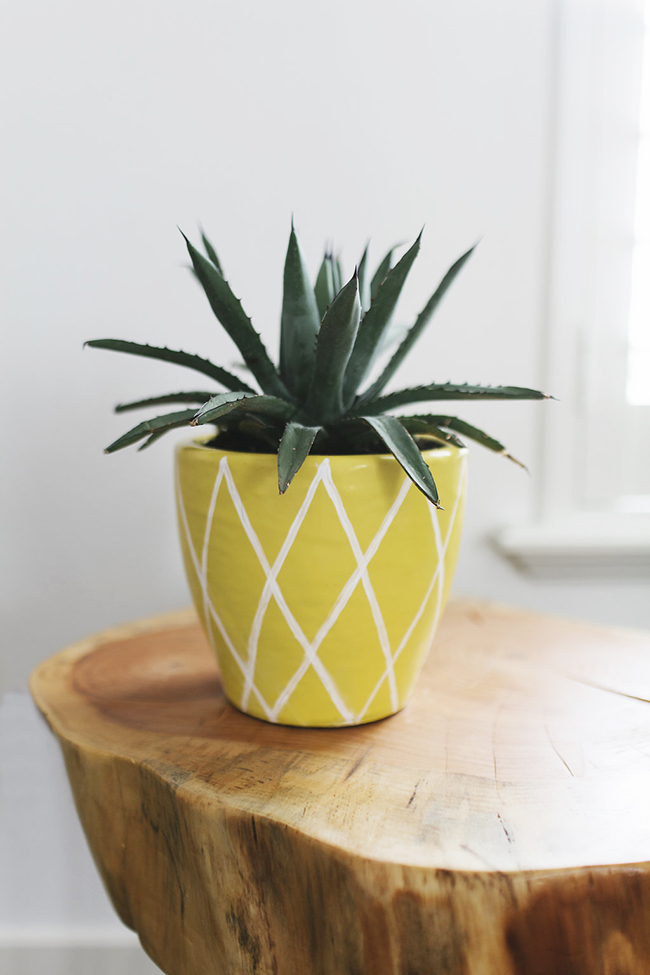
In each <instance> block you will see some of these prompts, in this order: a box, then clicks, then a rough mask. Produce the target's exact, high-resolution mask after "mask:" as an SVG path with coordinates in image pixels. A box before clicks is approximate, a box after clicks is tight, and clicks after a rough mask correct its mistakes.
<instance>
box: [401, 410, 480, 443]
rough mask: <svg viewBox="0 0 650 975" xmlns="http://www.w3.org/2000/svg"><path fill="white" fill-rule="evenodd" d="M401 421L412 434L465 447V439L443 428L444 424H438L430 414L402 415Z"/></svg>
mask: <svg viewBox="0 0 650 975" xmlns="http://www.w3.org/2000/svg"><path fill="white" fill-rule="evenodd" d="M399 419H400V423H401V424H402V425H403V426H404V427H405V428H406V429H407V430H408V432H409V433H410V434H411V435H412V436H417V435H418V434H419V435H420V436H428V437H432V438H433V439H434V440H440V441H442V442H443V443H451V444H453V445H454V447H461V448H462V447H464V446H465V444H464V443H463V441H462V440H461V439H460V438H459V437H457V436H456V434H454V433H451V432H450V431H449V430H443V429H442V426H437V425H436V424H435V423H434V422H433V421H434V420H435V417H429V416H400V418H399Z"/></svg>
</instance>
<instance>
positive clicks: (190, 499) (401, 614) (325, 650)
mask: <svg viewBox="0 0 650 975" xmlns="http://www.w3.org/2000/svg"><path fill="white" fill-rule="evenodd" d="M424 456H425V459H426V461H427V463H428V464H429V466H430V468H431V470H432V473H433V475H434V478H435V480H436V483H437V485H438V489H439V492H440V496H441V498H442V501H443V504H444V506H445V508H444V511H436V509H435V508H434V507H433V506H432V505H431V504H430V503H429V502H428V501H427V500H426V498H425V497H424V496H423V495H422V494H421V493H420V492H419V491H418V490H417V488H416V487H415V486H414V485H413V484H412V483H411V481H410V480H409V479H408V478H407V477H406V476H405V474H404V471H403V470H402V468H401V467H400V466H399V465H398V464H397V462H396V461H395V460H394V459H393V458H392V456H389V455H382V454H375V455H363V456H361V455H359V456H330V457H322V456H314V455H310V456H309V457H308V458H307V460H306V462H305V464H304V466H303V467H302V469H301V470H300V472H299V473H298V474H297V475H296V477H295V480H294V481H293V483H292V484H291V486H290V488H289V490H288V491H287V492H286V494H284V495H282V496H280V495H279V494H278V488H277V469H276V457H275V455H273V454H248V453H236V452H234V451H229V452H224V451H221V450H215V449H213V448H209V447H205V446H202V445H201V444H200V443H192V444H187V445H183V446H181V447H179V449H178V451H177V468H176V475H177V477H176V485H177V503H178V514H179V524H180V534H181V542H182V548H183V557H184V560H185V567H186V571H187V576H188V580H189V584H190V588H191V591H192V596H193V598H194V602H195V605H196V608H197V611H198V613H199V616H200V618H201V620H202V623H203V626H204V628H205V632H206V634H207V636H208V639H209V641H210V643H211V645H212V647H213V648H214V650H215V652H216V654H217V658H218V662H219V667H220V669H221V674H222V679H223V683H224V688H225V693H226V695H227V697H228V699H229V700H230V701H231V702H232V704H233V705H234V706H235V707H237V708H239V709H240V710H241V711H244V712H246V713H247V714H251V715H254V716H255V717H257V718H262V719H264V720H266V721H271V722H276V723H279V724H289V725H302V726H308V727H337V726H342V725H354V724H363V723H365V722H368V721H376V720H377V719H378V718H384V717H387V716H388V715H390V714H394V713H395V712H397V711H399V710H400V709H401V708H402V707H404V705H405V703H406V701H407V699H408V696H409V694H410V692H411V690H412V688H413V685H414V683H415V681H416V679H417V676H418V673H419V671H420V669H421V667H422V664H423V663H424V660H425V657H426V654H427V653H428V651H429V648H430V646H431V641H432V638H433V634H434V631H435V628H436V625H437V623H438V620H439V618H440V614H441V612H442V610H443V608H444V605H445V601H446V598H447V595H448V592H449V588H450V584H451V579H452V574H453V571H454V568H455V564H456V558H457V554H458V547H459V541H460V531H461V522H462V514H463V502H464V492H465V479H466V463H467V456H466V451H465V450H459V449H457V448H456V447H452V446H444V447H441V448H439V449H435V450H429V451H426V452H425V454H424Z"/></svg>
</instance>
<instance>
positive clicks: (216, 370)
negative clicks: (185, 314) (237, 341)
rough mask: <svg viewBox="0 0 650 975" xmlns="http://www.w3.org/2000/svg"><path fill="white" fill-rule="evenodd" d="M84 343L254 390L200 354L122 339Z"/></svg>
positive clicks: (238, 387) (235, 387)
mask: <svg viewBox="0 0 650 975" xmlns="http://www.w3.org/2000/svg"><path fill="white" fill-rule="evenodd" d="M86 345H88V346H90V348H91V349H109V350H110V351H112V352H126V353H128V354H129V355H139V356H144V357H145V358H148V359H161V360H162V361H163V362H174V363H175V364H176V365H177V366H187V368H188V369H194V370H195V371H196V372H201V373H203V375H204V376H209V377H210V379H214V380H216V382H218V383H221V385H222V386H225V387H226V389H232V390H241V391H242V392H245V393H254V392H255V390H254V389H252V388H251V387H250V386H249V385H248V384H247V383H245V382H244V380H243V379H240V378H239V376H233V374H232V373H231V372H227V371H226V370H225V369H222V368H221V366H215V364H214V363H213V362H210V360H209V359H202V358H201V357H200V356H198V355H192V354H191V353H189V352H181V351H180V350H176V349H167V348H164V347H163V348H158V347H157V346H155V345H141V344H140V343H139V342H126V341H124V340H123V339H91V341H90V342H84V346H86Z"/></svg>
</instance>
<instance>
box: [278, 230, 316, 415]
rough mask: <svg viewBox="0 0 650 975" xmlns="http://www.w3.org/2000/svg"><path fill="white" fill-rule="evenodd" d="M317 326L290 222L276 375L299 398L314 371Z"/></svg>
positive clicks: (305, 273) (303, 263)
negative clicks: (280, 377) (279, 376)
mask: <svg viewBox="0 0 650 975" xmlns="http://www.w3.org/2000/svg"><path fill="white" fill-rule="evenodd" d="M319 326H320V315H319V313H318V305H317V304H316V298H315V296H314V289H313V288H312V286H311V283H310V281H309V274H308V271H307V267H306V265H305V261H304V259H303V256H302V253H301V251H300V245H299V243H298V238H297V236H296V232H295V230H294V229H293V226H292V227H291V236H290V237H289V247H288V249H287V257H286V260H285V264H284V297H283V301H282V320H281V333H280V375H281V376H282V379H283V380H284V382H285V384H286V386H287V388H288V389H290V390H291V392H292V393H294V394H295V395H296V396H297V397H298V399H300V400H304V399H305V397H306V395H307V392H308V390H309V386H310V383H311V377H312V375H313V372H314V357H315V354H316V335H317V334H318V329H319Z"/></svg>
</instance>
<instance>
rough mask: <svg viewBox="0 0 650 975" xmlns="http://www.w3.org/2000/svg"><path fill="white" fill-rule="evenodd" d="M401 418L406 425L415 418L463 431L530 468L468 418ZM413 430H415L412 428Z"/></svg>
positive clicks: (482, 444)
mask: <svg viewBox="0 0 650 975" xmlns="http://www.w3.org/2000/svg"><path fill="white" fill-rule="evenodd" d="M401 420H402V422H403V423H404V424H405V425H406V422H407V420H415V421H418V422H420V421H421V422H423V423H425V424H427V423H431V424H434V425H436V426H439V427H446V428H447V429H448V430H455V431H456V432H457V433H462V434H463V436H464V437H469V439H470V440H474V441H475V442H476V443H479V444H481V446H483V447H487V449H488V450H493V451H494V452H495V453H497V454H503V456H504V457H507V458H508V460H511V461H514V463H515V464H518V465H519V467H523V469H524V470H527V469H528V468H527V467H526V465H525V464H522V462H521V461H520V460H517V458H516V457H513V456H512V454H509V453H508V450H507V448H506V446H505V445H504V444H502V443H500V441H498V440H495V439H494V437H490V436H489V435H488V434H487V433H485V432H484V431H483V430H479V428H478V427H475V426H473V425H472V424H471V423H467V421H466V420H461V419H460V418H459V417H457V416H431V415H426V416H408V417H407V416H403V417H401ZM409 429H410V427H409ZM411 432H413V431H412V430H411Z"/></svg>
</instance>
